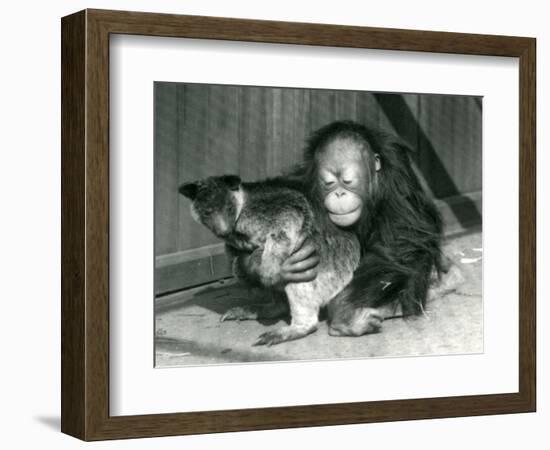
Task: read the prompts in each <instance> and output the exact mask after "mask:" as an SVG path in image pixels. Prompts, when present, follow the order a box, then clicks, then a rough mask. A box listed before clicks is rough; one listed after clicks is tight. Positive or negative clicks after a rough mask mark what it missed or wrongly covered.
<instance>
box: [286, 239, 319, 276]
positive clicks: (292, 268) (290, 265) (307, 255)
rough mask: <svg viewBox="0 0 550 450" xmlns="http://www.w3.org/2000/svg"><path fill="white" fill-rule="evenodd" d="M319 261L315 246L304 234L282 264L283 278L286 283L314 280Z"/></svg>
mask: <svg viewBox="0 0 550 450" xmlns="http://www.w3.org/2000/svg"><path fill="white" fill-rule="evenodd" d="M319 261H320V259H319V256H318V255H317V251H316V249H315V246H314V245H313V243H312V242H311V241H310V240H307V239H306V238H305V236H303V237H301V238H300V239H299V240H298V242H297V244H296V250H295V251H294V253H293V254H292V255H290V256H289V257H288V258H287V259H286V261H285V262H284V263H283V265H282V266H281V278H282V279H283V281H284V282H286V283H291V282H305V281H312V280H314V279H315V277H316V276H317V270H318V265H319Z"/></svg>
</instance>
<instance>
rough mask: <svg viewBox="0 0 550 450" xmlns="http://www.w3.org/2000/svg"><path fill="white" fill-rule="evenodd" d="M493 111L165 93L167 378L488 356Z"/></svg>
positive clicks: (219, 89) (279, 93)
mask: <svg viewBox="0 0 550 450" xmlns="http://www.w3.org/2000/svg"><path fill="white" fill-rule="evenodd" d="M482 104H483V99H482V97H479V96H459V95H441V94H437V95H436V94H428V93H384V92H367V91H349V90H325V89H307V88H286V87H285V88H281V87H261V86H232V85H208V84H194V83H179V82H155V84H154V105H155V107H154V136H155V138H154V159H155V165H154V170H155V173H154V180H155V181H154V184H155V197H154V210H155V263H154V267H155V300H154V309H155V367H159V368H160V367H175V366H176V367H177V366H187V365H202V364H231V363H254V362H268V361H277V362H282V361H296V360H300V361H310V360H311V361H312V360H333V359H342V358H348V359H350V358H351V359H353V358H355V359H357V358H370V357H411V356H427V355H451V354H472V353H482V352H483V299H482V262H483V245H482Z"/></svg>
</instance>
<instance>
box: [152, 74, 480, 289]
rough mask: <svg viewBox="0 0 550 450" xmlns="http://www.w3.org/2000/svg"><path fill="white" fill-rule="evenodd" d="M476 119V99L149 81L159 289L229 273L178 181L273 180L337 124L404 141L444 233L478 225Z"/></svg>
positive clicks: (186, 285)
mask: <svg viewBox="0 0 550 450" xmlns="http://www.w3.org/2000/svg"><path fill="white" fill-rule="evenodd" d="M481 118H482V99H481V98H479V97H468V96H450V95H428V94H386V93H369V92H355V91H342V90H340V91H336V90H313V89H289V88H264V87H245V86H221V85H201V84H184V83H155V255H156V262H155V267H156V271H155V291H156V293H157V294H162V293H166V292H172V291H177V290H179V289H184V288H189V287H192V286H197V285H201V284H204V283H208V282H210V281H213V280H217V279H220V278H224V277H227V276H230V268H229V264H228V260H227V258H226V257H225V254H224V251H223V245H222V244H221V243H220V241H219V240H218V239H216V238H215V237H214V236H213V235H212V234H211V233H210V232H209V231H208V230H207V229H206V228H204V227H203V226H201V225H199V224H197V223H195V222H194V221H193V219H192V217H191V215H190V212H189V202H188V200H187V199H185V198H184V197H183V196H181V195H180V194H179V193H178V186H179V185H180V184H181V183H183V182H186V181H193V180H196V179H199V178H204V177H207V176H212V175H221V174H230V173H233V174H239V175H240V176H241V178H242V179H243V180H244V181H252V180H257V179H262V178H265V177H269V176H275V175H280V174H281V173H283V172H284V171H287V170H288V169H289V168H291V167H292V166H293V165H295V164H296V163H298V162H299V161H300V160H301V158H302V148H303V146H304V142H305V139H306V138H307V136H308V135H309V134H310V133H311V132H312V131H314V130H316V129H318V128H319V127H321V126H323V125H326V124H327V123H329V122H332V121H334V120H347V119H349V120H354V121H357V122H360V123H362V124H366V125H370V126H377V127H380V128H382V129H384V130H387V131H390V132H393V133H396V134H398V135H399V136H401V138H403V139H404V140H405V141H406V142H408V143H409V144H410V146H411V147H412V148H414V149H415V150H416V151H415V154H414V161H415V163H416V164H415V165H416V169H417V173H418V174H419V176H420V178H421V179H422V181H423V184H424V186H425V188H426V189H427V190H428V191H429V192H430V193H431V194H432V195H433V196H434V197H435V198H436V199H438V200H439V201H438V205H439V206H440V208H441V210H442V213H443V216H444V219H445V221H446V225H447V228H448V230H455V231H456V230H463V229H465V228H467V227H469V226H471V225H475V224H479V223H481V190H482V120H481Z"/></svg>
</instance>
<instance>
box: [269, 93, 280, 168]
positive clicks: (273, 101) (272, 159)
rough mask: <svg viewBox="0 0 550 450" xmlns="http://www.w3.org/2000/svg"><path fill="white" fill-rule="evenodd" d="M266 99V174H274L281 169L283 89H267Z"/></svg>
mask: <svg viewBox="0 0 550 450" xmlns="http://www.w3.org/2000/svg"><path fill="white" fill-rule="evenodd" d="M267 101H268V104H267V106H268V108H267V129H266V152H267V153H266V172H267V175H268V176H274V175H276V174H278V173H281V171H282V170H283V162H282V158H281V155H280V149H281V146H282V144H281V142H282V140H283V137H282V133H283V90H282V89H281V88H271V89H268V91H267Z"/></svg>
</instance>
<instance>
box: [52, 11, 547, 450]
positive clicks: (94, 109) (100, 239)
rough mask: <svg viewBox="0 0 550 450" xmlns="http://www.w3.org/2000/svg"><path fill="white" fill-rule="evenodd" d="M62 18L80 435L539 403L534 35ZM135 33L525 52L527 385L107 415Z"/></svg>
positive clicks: (470, 411) (66, 300)
mask: <svg viewBox="0 0 550 450" xmlns="http://www.w3.org/2000/svg"><path fill="white" fill-rule="evenodd" d="M61 25H62V26H61V29H62V346H61V351H62V405H61V406H62V415H61V429H62V431H63V432H64V433H67V434H70V435H72V436H75V437H78V438H80V439H84V440H100V439H117V438H133V437H150V436H168V435H184V434H198V433H214V432H227V431H245V430H261V429H275V428H291V427H309V426H322V425H338V424H351V423H367V422H381V421H397V420H411V419H426V418H442V417H458V416H474V415H485V414H503V413H516V412H531V411H535V407H536V395H535V394H536V330H535V323H536V322H535V300H536V287H535V281H536V262H535V260H536V258H535V256H536V253H535V252H536V250H535V245H536V235H535V232H536V224H535V218H536V217H535V203H536V202H535V187H536V178H535V175H536V162H535V139H536V133H535V58H536V56H535V48H536V41H535V39H533V38H525V37H507V36H490V35H474V34H459V33H446V32H432V31H416V30H415V31H413V30H398V29H381V28H364V27H355V26H337V25H320V24H306V23H287V22H272V21H256V20H241V19H227V18H216V17H199V16H179V15H170V14H151V13H136V12H122V11H103V10H85V11H81V12H78V13H75V14H73V15H70V16H67V17H64V18H63V19H62V24H61ZM111 34H134V35H145V36H164V37H183V38H200V39H218V40H231V41H248V42H258V43H284V44H302V45H313V46H333V47H350V48H368V49H382V50H402V51H417V52H433V53H454V54H465V55H486V56H509V57H517V58H519V80H520V89H519V92H520V102H519V117H520V122H519V123H520V142H519V162H520V191H519V198H520V202H519V218H520V226H519V244H520V253H519V256H520V257H519V268H518V270H519V301H520V305H519V391H518V392H515V393H506V394H492V395H473V396H460V397H439V398H420V399H407V400H391V401H375V402H357V403H344V404H323V405H305V406H289V407H273V408H261V409H243V410H228V411H204V412H202V411H201V412H186V413H173V414H155V415H140V416H110V415H109V36H110V35H111Z"/></svg>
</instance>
